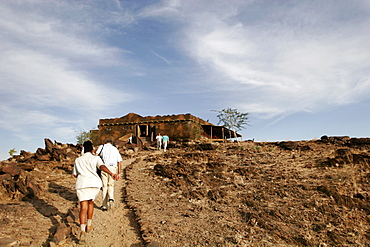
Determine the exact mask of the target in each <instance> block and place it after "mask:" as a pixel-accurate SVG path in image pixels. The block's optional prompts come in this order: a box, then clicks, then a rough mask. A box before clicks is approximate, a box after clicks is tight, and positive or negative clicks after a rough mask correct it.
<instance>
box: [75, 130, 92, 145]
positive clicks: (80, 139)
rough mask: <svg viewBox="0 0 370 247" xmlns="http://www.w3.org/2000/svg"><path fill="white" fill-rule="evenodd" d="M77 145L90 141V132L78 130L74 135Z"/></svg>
mask: <svg viewBox="0 0 370 247" xmlns="http://www.w3.org/2000/svg"><path fill="white" fill-rule="evenodd" d="M76 140H77V144H83V143H84V142H85V141H88V140H91V133H90V131H86V130H79V131H77V135H76Z"/></svg>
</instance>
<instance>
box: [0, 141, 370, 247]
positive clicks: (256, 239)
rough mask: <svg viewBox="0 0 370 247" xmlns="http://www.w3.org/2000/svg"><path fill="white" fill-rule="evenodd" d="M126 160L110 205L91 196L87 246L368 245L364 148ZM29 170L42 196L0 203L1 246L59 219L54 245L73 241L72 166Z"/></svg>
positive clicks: (229, 151)
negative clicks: (61, 233) (64, 230)
mask: <svg viewBox="0 0 370 247" xmlns="http://www.w3.org/2000/svg"><path fill="white" fill-rule="evenodd" d="M290 144H292V143H290ZM124 157H125V166H124V173H125V178H124V179H122V180H120V181H119V182H117V184H116V190H115V191H116V207H115V209H114V210H113V211H108V212H102V211H101V210H100V209H99V208H98V207H99V206H100V205H101V201H100V197H99V198H98V199H97V201H96V206H97V208H96V210H95V215H94V219H93V226H94V230H93V231H92V232H91V233H89V236H88V246H132V247H135V246H136V247H138V246H146V245H149V246H171V247H174V246H369V245H370V224H369V223H370V216H369V215H370V204H369V194H368V193H369V187H370V183H369V182H370V171H369V161H370V159H369V149H368V147H367V146H350V147H349V146H348V145H344V144H343V143H339V144H338V143H331V142H322V141H307V142H297V143H295V145H293V149H292V147H291V146H289V145H288V146H283V145H278V144H277V143H255V142H242V143H240V144H237V143H221V144H202V145H201V144H194V143H189V144H186V145H184V144H182V145H174V146H173V147H171V148H170V149H169V151H168V152H166V153H163V152H158V151H140V152H137V153H135V154H133V155H127V156H125V155H124ZM71 166H72V164H71ZM32 172H33V173H34V176H35V177H37V178H38V179H39V182H40V183H44V184H45V188H47V192H45V193H44V195H43V196H42V197H40V198H33V199H26V200H23V201H13V202H9V201H4V202H3V203H1V204H0V238H3V239H2V240H0V246H6V245H5V244H3V245H2V244H1V241H3V243H5V241H8V242H9V241H11V240H13V242H17V243H18V245H21V246H49V245H53V244H54V243H53V242H52V241H53V234H54V233H55V230H56V227H57V226H58V225H59V224H60V223H65V224H67V225H68V226H70V227H71V229H72V231H71V234H70V235H69V236H68V238H67V239H65V240H64V241H61V242H60V244H59V246H77V245H78V244H77V238H76V235H77V233H78V229H79V228H78V224H77V223H76V222H70V220H69V221H68V217H67V216H68V211H69V210H71V209H72V210H73V209H75V208H76V207H77V204H76V196H75V192H74V189H73V187H74V178H73V177H72V176H71V175H70V172H71V168H68V169H66V168H65V167H64V168H63V169H54V170H53V171H52V172H51V173H50V172H45V171H41V170H39V169H37V170H34V171H32ZM8 246H10V245H8Z"/></svg>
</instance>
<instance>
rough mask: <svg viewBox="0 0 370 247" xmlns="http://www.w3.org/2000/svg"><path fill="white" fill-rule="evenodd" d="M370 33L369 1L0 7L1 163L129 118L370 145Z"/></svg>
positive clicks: (12, 1)
mask: <svg viewBox="0 0 370 247" xmlns="http://www.w3.org/2000/svg"><path fill="white" fill-rule="evenodd" d="M369 27H370V2H369V1H367V0H357V1H352V0H299V1H296V0H294V1H293V0H228V1H224V0H162V1H161V0H156V1H154V0H140V1H139V0H137V1H134V0H122V1H120V0H99V1H98V0H64V1H60V0H1V1H0V53H1V56H0V85H1V90H0V110H1V114H0V160H4V159H7V158H9V153H8V152H9V151H10V150H11V149H13V148H14V149H15V150H16V151H17V152H18V153H17V154H19V152H20V150H25V151H29V152H36V150H37V148H39V147H41V148H43V147H44V138H49V139H51V140H52V141H58V142H62V143H76V135H77V133H78V132H80V131H87V130H91V129H97V125H98V123H99V119H103V118H118V117H122V116H125V115H126V114H128V113H131V112H133V113H136V114H139V115H141V116H156V115H172V114H186V113H190V114H192V115H194V116H197V117H199V118H202V119H204V120H209V121H210V122H211V123H213V124H218V123H219V119H218V118H217V112H215V111H213V110H216V111H220V110H222V109H226V108H232V109H237V111H239V112H243V113H249V115H248V116H249V124H250V125H249V126H245V128H244V129H242V130H241V131H239V133H240V134H242V135H243V139H244V140H250V139H254V140H255V141H261V142H262V141H263V142H264V141H287V140H292V141H296V140H312V139H319V138H320V137H321V136H323V135H327V136H350V137H369V136H370V130H369V124H370V116H369V113H370V111H369V109H370V76H369V75H370V45H369V44H370V30H369V29H370V28H369Z"/></svg>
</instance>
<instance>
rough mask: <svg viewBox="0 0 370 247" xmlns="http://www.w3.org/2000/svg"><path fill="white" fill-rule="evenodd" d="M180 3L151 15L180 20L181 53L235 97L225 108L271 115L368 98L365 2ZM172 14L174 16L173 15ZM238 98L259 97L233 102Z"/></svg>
mask: <svg viewBox="0 0 370 247" xmlns="http://www.w3.org/2000/svg"><path fill="white" fill-rule="evenodd" d="M181 3H182V4H181V5H179V4H177V5H175V6H174V5H173V4H169V3H168V5H165V6H163V5H157V9H156V10H155V11H153V16H155V15H156V13H162V14H165V13H168V15H167V17H168V16H171V17H173V18H176V19H177V20H178V21H182V22H183V23H182V24H183V26H184V29H183V32H182V37H181V40H182V47H183V48H184V51H186V52H187V54H188V55H189V56H190V57H191V58H193V59H194V60H195V61H197V62H198V63H199V64H202V65H203V66H204V67H206V68H208V69H209V70H208V71H209V73H212V74H219V75H220V79H219V80H218V81H217V80H213V81H212V82H210V86H211V87H213V88H214V89H217V83H219V86H220V87H221V88H223V89H224V88H226V87H227V91H229V93H230V94H232V95H235V97H225V98H227V99H228V104H237V105H242V106H244V107H243V108H245V109H247V111H253V112H255V113H261V114H262V115H265V116H266V114H267V115H268V116H274V115H279V114H289V113H294V112H299V111H317V110H320V109H322V108H325V107H330V106H332V105H339V104H348V103H353V102H356V101H357V100H359V99H361V98H363V97H365V96H366V95H368V93H369V92H370V80H369V79H367V78H369V73H370V72H369V71H368V70H366V68H368V67H369V66H370V59H369V56H370V47H369V46H368V45H367V44H368V42H369V41H370V34H369V33H368V32H367V29H368V28H367V27H368V26H369V24H370V18H369V15H366V13H369V12H370V9H369V6H368V5H366V4H365V3H364V2H361V1H360V2H358V3H357V4H353V3H352V2H351V3H350V2H346V1H343V2H342V3H341V4H339V5H336V4H335V3H334V2H332V3H331V2H328V3H326V4H325V5H324V6H323V5H322V4H319V2H315V1H314V2H312V1H310V2H308V1H300V2H284V3H279V4H271V2H263V1H262V2H254V1H249V2H248V1H235V2H233V4H230V3H229V2H227V3H226V2H222V1H212V3H211V2H208V4H209V6H208V7H206V8H202V7H204V6H202V5H203V4H205V3H204V2H196V1H190V2H184V1H183V2H181ZM320 3H321V2H320ZM160 8H162V10H160ZM152 9H153V8H152ZM169 10H171V11H169ZM176 10H178V12H181V15H179V16H175V15H172V13H174V12H176ZM354 27H355V28H354ZM232 89H234V90H232ZM232 91H234V92H232ZM243 92H244V94H245V95H246V96H247V95H255V94H256V93H258V96H254V97H239V96H238V94H241V93H243ZM256 97H257V98H258V100H257V101H259V102H264V103H258V104H256V103H255V101H256ZM231 98H233V99H237V101H234V102H232V100H230V99H231Z"/></svg>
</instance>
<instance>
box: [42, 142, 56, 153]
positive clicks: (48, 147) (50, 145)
mask: <svg viewBox="0 0 370 247" xmlns="http://www.w3.org/2000/svg"><path fill="white" fill-rule="evenodd" d="M44 141H45V149H46V152H48V153H52V152H53V148H54V144H53V142H52V141H51V140H50V139H47V138H45V139H44Z"/></svg>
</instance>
